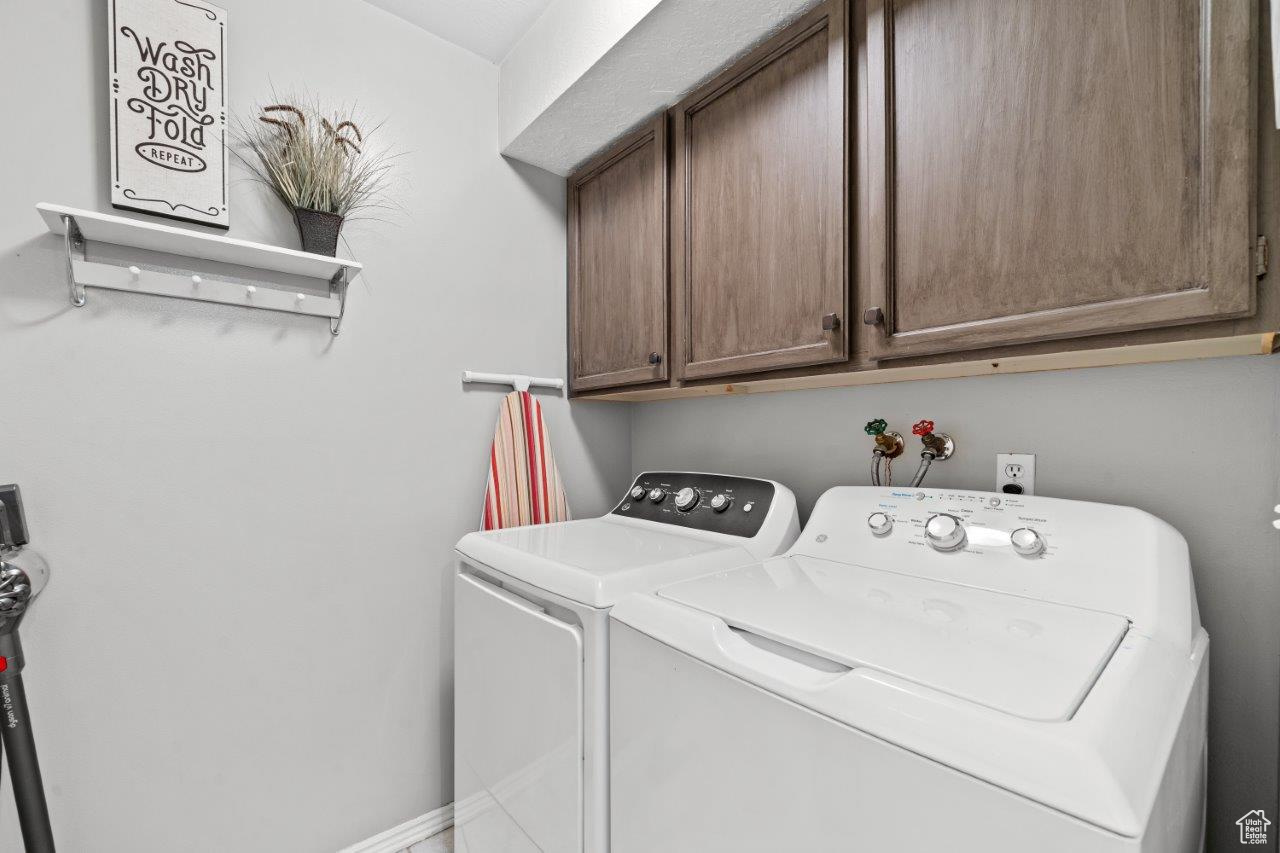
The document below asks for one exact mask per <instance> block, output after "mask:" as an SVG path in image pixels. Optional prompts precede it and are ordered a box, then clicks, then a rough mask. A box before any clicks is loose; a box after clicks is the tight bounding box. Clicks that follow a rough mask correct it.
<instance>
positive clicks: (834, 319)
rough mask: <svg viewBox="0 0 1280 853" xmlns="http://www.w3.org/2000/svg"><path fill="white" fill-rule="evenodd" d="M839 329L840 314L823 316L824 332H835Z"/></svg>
mask: <svg viewBox="0 0 1280 853" xmlns="http://www.w3.org/2000/svg"><path fill="white" fill-rule="evenodd" d="M838 328H840V315H839V314H823V315H822V331H824V332H834V331H835V330H836V329H838Z"/></svg>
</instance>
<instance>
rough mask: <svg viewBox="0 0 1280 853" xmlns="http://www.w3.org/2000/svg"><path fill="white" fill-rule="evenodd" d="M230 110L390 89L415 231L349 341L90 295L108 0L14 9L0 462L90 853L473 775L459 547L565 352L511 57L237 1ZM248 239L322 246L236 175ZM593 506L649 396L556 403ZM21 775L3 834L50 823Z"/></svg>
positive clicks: (27, 2)
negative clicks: (516, 432) (506, 79)
mask: <svg viewBox="0 0 1280 853" xmlns="http://www.w3.org/2000/svg"><path fill="white" fill-rule="evenodd" d="M219 2H220V3H221V5H224V6H226V7H228V8H229V10H230V43H229V48H230V49H229V55H230V63H231V64H230V71H231V76H230V86H231V91H230V97H231V105H232V111H233V112H234V113H242V112H244V111H246V110H248V109H249V106H250V104H251V102H253V101H254V100H256V99H260V98H266V97H268V93H269V90H270V86H271V84H274V85H275V86H276V87H278V88H280V89H283V90H288V89H289V88H291V87H294V86H297V85H301V86H305V87H306V88H308V89H310V90H311V91H314V92H317V93H321V94H323V96H324V97H325V98H326V100H330V101H334V102H347V103H350V102H354V101H358V102H359V103H360V105H361V107H363V108H364V109H365V110H366V111H367V112H368V113H369V114H370V115H372V116H375V117H381V116H385V117H386V118H387V119H388V121H387V124H386V128H385V132H386V136H387V138H388V140H389V141H391V142H393V143H394V144H395V145H396V146H397V147H399V148H400V149H402V150H405V151H407V152H408V154H407V155H406V156H405V158H404V160H403V161H402V164H401V169H402V171H401V172H400V176H401V178H402V181H401V182H400V187H399V201H400V203H401V204H402V205H403V207H404V212H403V213H402V214H399V215H396V216H395V217H394V218H395V224H394V225H392V226H382V225H378V224H373V225H368V226H365V227H362V228H360V229H359V230H353V231H352V233H351V251H352V252H353V253H354V254H355V256H356V257H358V258H359V259H360V260H362V261H363V262H364V263H365V264H366V268H367V271H368V275H367V277H366V278H364V279H362V280H361V281H360V282H359V283H358V284H357V285H356V286H354V287H353V288H352V295H351V300H350V307H349V311H348V316H347V322H346V326H345V329H344V331H343V333H342V335H341V337H339V338H337V339H335V340H331V339H330V336H329V332H328V328H327V324H326V323H325V322H324V321H322V320H317V319H314V318H302V317H292V316H286V315H278V314H271V313H267V312H251V311H245V310H242V309H236V308H232V307H227V306H214V305H202V304H198V303H187V302H179V301H173V300H161V299H157V298H152V297H145V296H134V295H130V294H118V293H111V292H107V291H90V293H89V304H88V307H86V308H83V309H73V308H71V307H70V305H69V303H68V300H67V295H66V292H67V288H66V283H65V278H64V271H63V270H64V258H63V255H62V253H61V246H60V242H59V240H58V239H56V238H54V237H52V236H50V235H48V234H46V233H45V232H44V228H43V225H42V224H41V222H40V220H39V218H38V217H37V215H36V213H35V211H34V210H33V205H34V204H35V203H36V202H37V201H51V202H58V203H64V204H70V205H74V206H79V207H88V208H94V209H98V210H110V208H109V204H108V197H107V174H108V173H107V147H106V142H107V113H106V104H107V97H106V95H107V93H106V81H105V75H104V70H105V68H106V55H105V53H106V51H105V45H106V11H105V10H106V3H105V2H103V0H13V2H6V3H4V4H3V5H2V7H0V33H2V34H3V37H2V39H0V80H3V81H4V83H3V85H2V86H0V107H3V113H4V115H5V117H6V122H5V128H6V130H5V132H4V134H2V135H0V164H3V165H2V166H0V170H2V171H0V178H2V179H0V186H2V187H3V188H4V201H3V204H0V376H2V377H3V378H2V379H0V388H2V389H3V397H2V398H0V481H10V480H13V481H17V482H19V483H21V485H22V488H23V492H24V495H25V497H26V499H27V503H28V507H27V512H28V517H29V521H30V524H31V528H32V534H33V539H34V542H35V543H36V544H37V545H38V546H39V548H40V549H41V550H42V551H43V552H45V553H46V554H47V556H48V557H49V558H50V560H51V561H52V564H53V568H54V575H53V580H52V583H51V585H50V586H49V588H48V590H47V591H46V592H45V594H44V595H43V597H42V598H41V600H40V601H39V603H38V605H37V606H36V608H35V609H34V611H33V613H32V615H31V617H30V618H29V620H28V622H27V623H26V624H25V625H24V629H23V633H24V639H25V642H26V647H27V653H28V659H29V665H28V670H27V686H28V689H29V692H30V695H31V703H32V711H33V715H34V728H35V733H36V737H37V739H38V743H39V748H40V750H41V758H42V760H43V766H44V773H45V779H46V786H47V789H48V792H49V797H50V807H51V810H52V814H53V820H54V828H55V832H56V835H57V838H58V842H59V848H60V849H62V850H68V851H88V852H89V853H95V851H112V853H116V852H117V851H118V853H148V851H157V853H159V851H164V853H171V851H174V850H183V851H191V853H197V851H218V853H223V851H231V850H234V851H273V853H274V852H275V851H324V850H334V849H337V848H339V847H341V846H344V845H346V844H349V843H352V842H354V841H357V840H360V839H362V838H366V837H369V836H371V835H373V834H375V833H377V832H379V831H381V830H383V829H386V828H389V827H391V826H393V825H395V824H397V823H399V822H401V821H404V820H406V819H408V818H410V817H413V816H416V815H419V814H423V813H425V812H427V811H430V810H431V809H433V808H435V807H437V806H439V805H441V804H443V803H445V802H447V801H449V800H450V799H451V794H452V792H451V772H452V768H451V766H450V762H451V753H452V743H451V735H450V732H451V722H452V721H451V706H452V697H451V690H450V686H449V685H450V680H451V672H450V669H451V660H452V646H451V632H452V626H451V619H450V613H451V607H452V603H451V580H450V569H451V546H452V543H453V542H454V541H455V540H456V539H457V538H458V537H459V536H460V535H461V534H462V533H463V532H465V531H466V530H468V529H472V528H473V527H474V525H475V523H476V520H477V518H478V513H479V509H480V498H481V493H482V489H483V478H484V471H485V461H486V458H487V455H486V454H487V448H488V442H489V439H490V437H491V435H492V428H493V423H494V416H495V412H496V408H495V407H496V404H497V401H498V398H499V394H500V392H499V391H498V390H497V389H486V388H475V389H467V390H464V389H463V387H462V386H461V384H460V382H459V375H460V372H461V371H462V370H463V369H464V368H473V369H478V370H494V371H506V370H519V371H523V372H528V373H536V374H544V375H563V373H564V366H565V353H564V318H565V310H564V298H565V297H564V224H563V183H562V181H560V180H558V179H555V178H553V177H551V176H550V175H547V174H546V173H541V172H538V171H537V170H535V169H532V168H529V167H524V166H519V165H515V166H513V165H512V164H509V163H508V162H506V161H504V160H503V159H502V158H500V157H498V156H497V154H496V153H495V150H494V139H495V138H496V135H497V130H496V126H495V115H494V109H493V104H494V102H495V100H496V97H497V69H496V68H495V67H494V66H493V65H491V64H489V63H488V62H485V61H484V60H482V59H480V58H478V57H476V56H473V55H471V54H468V53H466V52H465V51H463V50H461V49H459V48H456V47H454V46H451V45H449V44H446V43H444V42H442V41H440V40H438V39H436V38H434V37H432V36H430V35H427V34H426V33H424V32H422V31H420V30H417V29H415V28H413V27H410V26H408V25H406V24H405V23H404V22H402V21H400V20H398V19H396V18H394V17H392V16H390V15H388V14H387V13H385V12H382V11H380V10H378V9H375V8H373V7H371V6H369V5H366V4H364V3H359V2H353V0H272V2H254V0H219ZM234 177H235V181H234V183H233V193H232V200H233V209H232V223H233V227H232V230H231V235H232V236H236V237H244V238H248V239H265V240H268V241H272V242H283V243H284V244H286V245H296V242H295V241H296V236H295V235H293V234H292V232H291V225H290V222H289V221H288V217H287V214H286V213H285V212H284V211H283V210H281V209H279V208H278V207H276V206H275V204H274V202H272V201H269V200H265V199H264V197H263V193H262V192H261V191H260V189H259V188H258V187H257V186H255V185H254V184H252V183H250V182H248V181H246V180H243V175H241V174H240V173H238V172H237V174H236V175H235V176H234ZM543 402H544V405H545V406H546V409H547V415H548V420H549V426H550V430H551V434H552V440H553V442H554V445H555V447H556V450H557V451H558V456H559V459H560V465H561V471H562V473H563V474H564V477H565V479H566V481H567V487H568V491H569V497H570V503H571V505H572V507H573V510H574V512H575V513H577V514H579V515H587V514H591V513H597V512H600V511H602V510H603V509H604V508H605V507H606V505H607V503H608V502H609V500H610V499H611V498H612V497H613V496H615V495H616V494H618V493H619V492H620V490H621V489H622V488H623V487H624V486H625V484H626V481H627V479H628V477H629V474H630V470H629V465H628V454H629V445H628V441H629V438H628V429H629V424H628V413H627V411H626V408H625V407H619V406H585V405H584V406H574V407H573V408H572V409H571V408H570V407H569V406H568V405H567V404H566V403H565V402H564V401H563V400H562V399H558V398H555V397H550V396H544V397H543ZM11 792H12V789H11V787H10V785H9V782H8V780H7V779H6V780H5V782H4V784H3V786H2V787H0V801H3V804H4V805H3V806H2V807H0V849H4V850H14V849H18V842H17V840H16V838H17V828H16V823H15V820H14V816H13V813H12V807H11V806H10V805H8V803H9V801H10V799H11Z"/></svg>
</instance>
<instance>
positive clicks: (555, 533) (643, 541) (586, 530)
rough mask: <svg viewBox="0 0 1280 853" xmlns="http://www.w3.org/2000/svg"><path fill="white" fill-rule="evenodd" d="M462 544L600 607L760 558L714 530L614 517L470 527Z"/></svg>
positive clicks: (499, 565)
mask: <svg viewBox="0 0 1280 853" xmlns="http://www.w3.org/2000/svg"><path fill="white" fill-rule="evenodd" d="M457 547H458V552H459V553H460V554H461V555H462V556H463V557H464V558H465V559H469V560H471V561H473V562H477V563H480V564H482V565H485V566H488V567H489V568H491V569H494V570H495V571H498V572H501V573H503V574H505V575H508V576H509V577H513V578H515V579H517V580H521V581H524V582H525V583H528V584H532V585H533V586H535V587H537V588H539V589H542V590H546V591H547V592H551V593H554V594H556V595H560V596H563V597H565V598H568V599H570V600H571V601H576V602H579V603H582V604H587V605H590V606H592V607H610V606H612V605H613V604H614V603H615V602H617V600H618V599H619V598H621V597H622V596H624V595H627V594H628V593H632V592H650V591H652V590H654V589H657V588H658V587H659V586H662V585H664V584H668V583H674V582H676V581H681V580H685V579H688V578H692V577H697V576H699V575H705V574H709V573H712V572H718V571H723V570H725V569H729V568H732V567H734V566H741V565H743V564H745V563H749V562H751V561H752V560H753V559H754V558H753V557H752V555H751V554H750V552H748V551H747V550H745V549H744V548H741V547H739V546H736V545H732V544H727V543H725V542H723V541H718V540H717V539H715V538H713V537H712V536H710V535H708V534H700V533H698V532H697V531H685V530H681V531H680V532H678V533H670V532H667V530H664V529H662V528H661V527H660V526H659V525H656V524H649V523H644V522H632V521H631V520H630V519H616V520H615V519H613V518H610V517H605V518H590V519H584V520H582V521H568V522H563V523H559V524H540V525H531V526H528V527H511V528H507V529H505V530H492V531H488V532H485V533H469V534H467V535H466V536H464V537H462V539H461V541H459V542H458V546H457Z"/></svg>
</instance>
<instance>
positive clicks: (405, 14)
mask: <svg viewBox="0 0 1280 853" xmlns="http://www.w3.org/2000/svg"><path fill="white" fill-rule="evenodd" d="M367 2H369V3H371V4H372V5H374V6H377V7H379V8H381V9H386V10H387V11H388V12H390V13H391V14H393V15H396V16H398V17H401V18H404V19H405V20H406V21H408V22H409V23H411V24H415V25H417V26H419V27H422V29H424V30H426V31H427V32H429V33H433V34H435V35H437V36H439V37H440V38H442V39H444V40H445V41H450V42H453V43H454V44H456V45H458V46H459V47H464V48H466V49H467V50H469V51H471V52H472V53H476V54H479V55H480V56H483V57H484V58H485V59H487V60H489V61H490V62H500V61H501V60H502V58H503V57H504V56H506V55H507V51H509V50H511V47H512V45H514V44H515V43H516V42H517V41H519V40H520V36H522V35H524V33H525V31H526V30H528V29H529V27H530V25H531V24H533V22H534V21H536V20H537V19H538V16H539V15H541V14H542V12H543V10H545V9H546V8H547V6H549V5H550V4H551V0H367Z"/></svg>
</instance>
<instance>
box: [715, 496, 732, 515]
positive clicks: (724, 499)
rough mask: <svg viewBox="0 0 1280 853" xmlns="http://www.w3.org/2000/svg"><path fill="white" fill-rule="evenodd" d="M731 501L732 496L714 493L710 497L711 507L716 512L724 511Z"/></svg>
mask: <svg viewBox="0 0 1280 853" xmlns="http://www.w3.org/2000/svg"><path fill="white" fill-rule="evenodd" d="M731 503H733V498H731V497H729V496H728V495H723V494H722V495H716V496H715V497H714V498H712V499H711V508H712V509H713V510H715V511H716V512H724V511H725V510H726V509H728V508H729V504H731Z"/></svg>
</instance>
